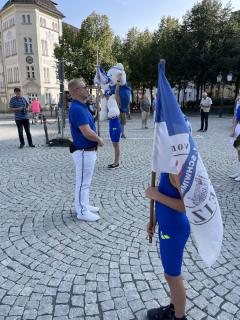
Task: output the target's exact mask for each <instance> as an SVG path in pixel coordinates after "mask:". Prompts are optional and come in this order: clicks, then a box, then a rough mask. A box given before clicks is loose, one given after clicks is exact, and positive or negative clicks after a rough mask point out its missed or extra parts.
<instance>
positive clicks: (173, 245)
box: [156, 202, 190, 277]
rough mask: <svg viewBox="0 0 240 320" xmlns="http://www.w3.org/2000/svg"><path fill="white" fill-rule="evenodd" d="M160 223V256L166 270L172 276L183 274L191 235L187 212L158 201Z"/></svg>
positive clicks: (158, 219) (157, 214)
mask: <svg viewBox="0 0 240 320" xmlns="http://www.w3.org/2000/svg"><path fill="white" fill-rule="evenodd" d="M156 216H157V221H158V225H159V242H160V256H161V260H162V265H163V269H164V272H165V273H166V274H167V275H169V276H172V277H177V276H179V275H181V269H182V260H183V251H184V248H185V245H186V242H187V240H188V237H189V235H190V224H189V221H188V218H187V216H186V214H185V213H182V212H177V211H175V210H172V209H170V208H168V207H166V206H165V205H163V204H160V203H158V202H157V203H156Z"/></svg>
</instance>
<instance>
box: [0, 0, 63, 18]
mask: <svg viewBox="0 0 240 320" xmlns="http://www.w3.org/2000/svg"><path fill="white" fill-rule="evenodd" d="M14 4H33V5H36V6H38V7H40V8H43V9H45V10H47V11H49V12H52V13H55V14H57V15H58V16H60V17H64V15H63V14H62V12H61V11H59V10H58V9H57V7H56V5H57V3H56V2H54V1H51V0H8V1H7V2H6V3H5V5H4V6H3V7H2V9H1V10H0V12H1V11H4V10H5V9H7V8H8V7H10V6H11V5H14Z"/></svg>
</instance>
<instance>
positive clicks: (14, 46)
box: [11, 39, 17, 55]
mask: <svg viewBox="0 0 240 320" xmlns="http://www.w3.org/2000/svg"><path fill="white" fill-rule="evenodd" d="M11 51H12V55H14V54H17V46H16V39H14V40H11Z"/></svg>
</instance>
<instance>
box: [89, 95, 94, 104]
mask: <svg viewBox="0 0 240 320" xmlns="http://www.w3.org/2000/svg"><path fill="white" fill-rule="evenodd" d="M88 102H89V103H93V97H92V96H91V95H90V96H88Z"/></svg>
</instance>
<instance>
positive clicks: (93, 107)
mask: <svg viewBox="0 0 240 320" xmlns="http://www.w3.org/2000/svg"><path fill="white" fill-rule="evenodd" d="M87 106H88V111H89V112H90V113H91V115H92V116H93V119H94V122H96V118H97V106H96V103H95V102H93V96H92V95H91V94H89V96H88V100H87Z"/></svg>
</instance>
